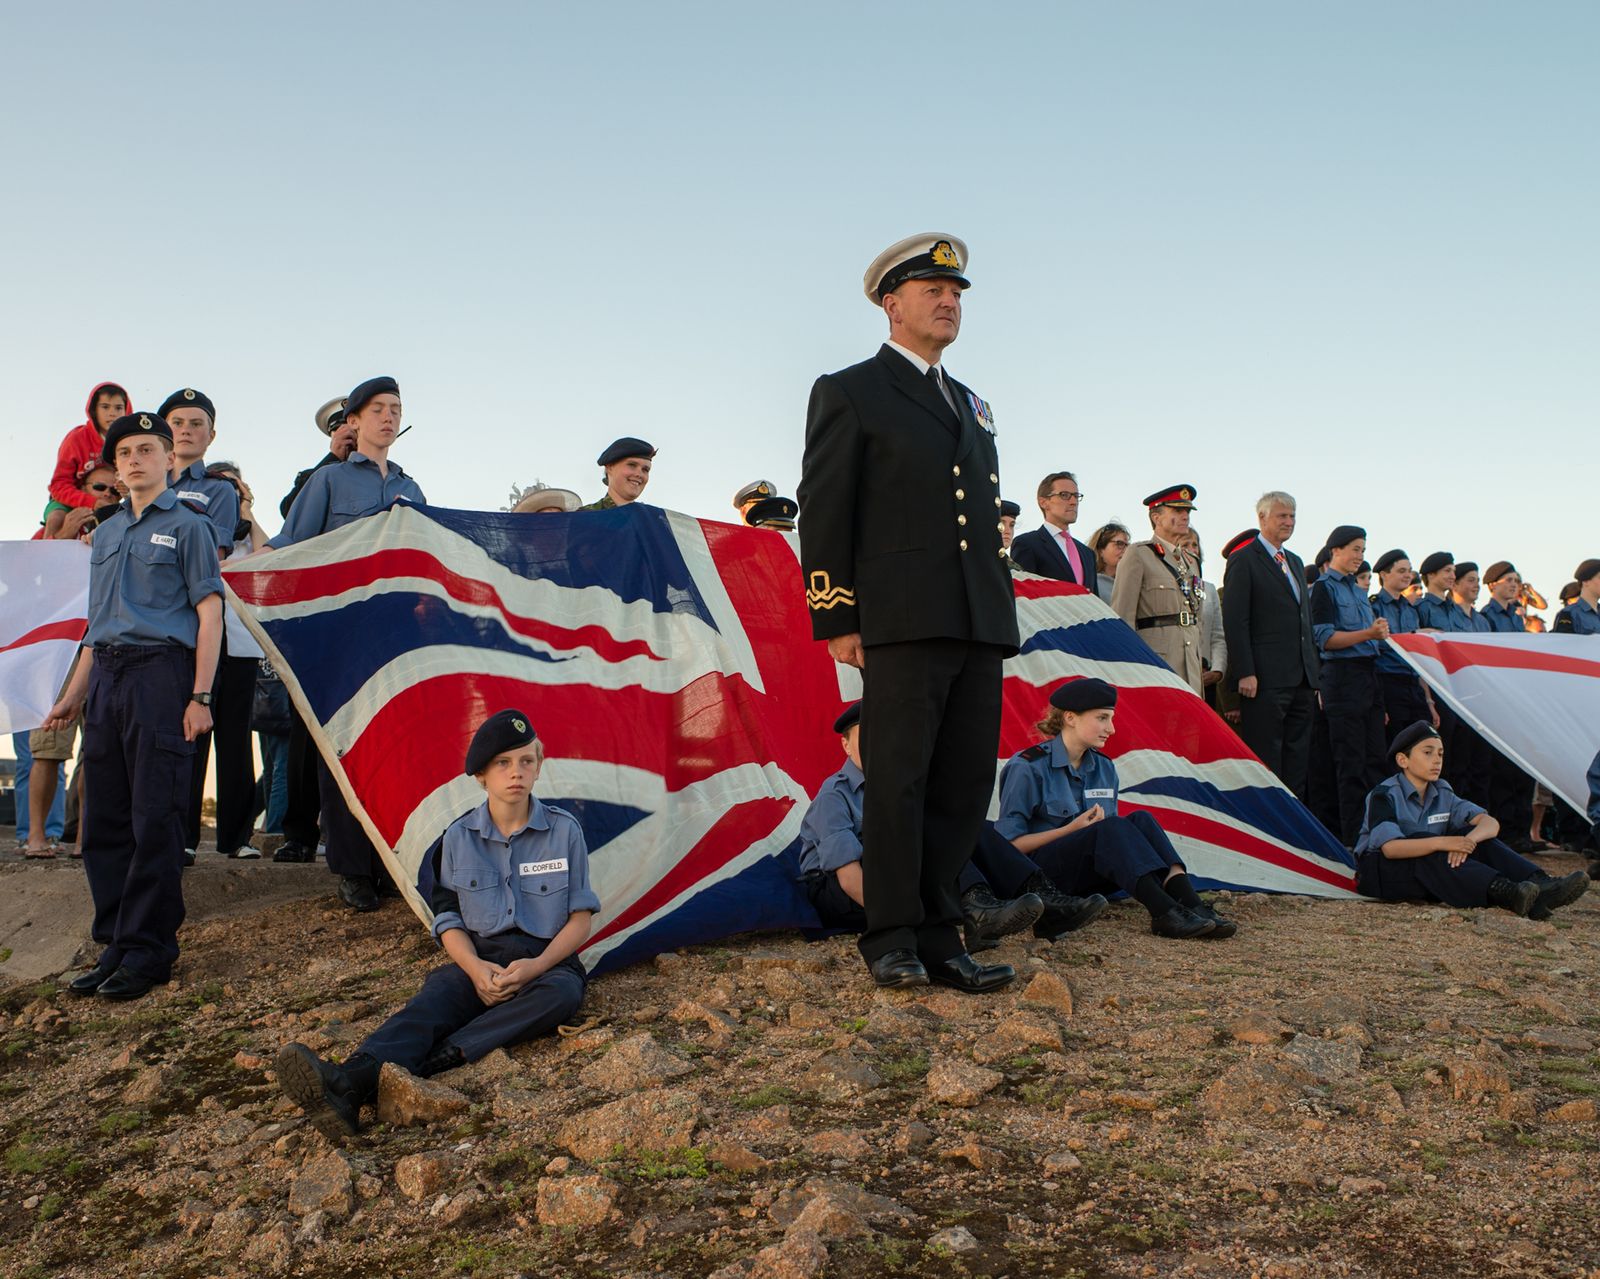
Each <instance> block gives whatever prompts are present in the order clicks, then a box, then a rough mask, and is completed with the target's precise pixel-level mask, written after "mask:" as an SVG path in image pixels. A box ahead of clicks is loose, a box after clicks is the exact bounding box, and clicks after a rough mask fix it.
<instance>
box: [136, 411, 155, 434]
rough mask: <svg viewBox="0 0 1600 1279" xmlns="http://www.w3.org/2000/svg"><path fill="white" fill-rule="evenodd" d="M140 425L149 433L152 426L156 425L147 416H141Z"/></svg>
mask: <svg viewBox="0 0 1600 1279" xmlns="http://www.w3.org/2000/svg"><path fill="white" fill-rule="evenodd" d="M139 425H140V426H141V427H143V428H144V429H145V430H146V431H148V430H149V429H150V428H151V427H152V426H154V425H155V423H154V422H152V421H151V420H150V419H149V418H148V417H147V416H144V415H142V414H141V415H140V417H139Z"/></svg>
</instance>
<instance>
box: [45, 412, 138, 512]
mask: <svg viewBox="0 0 1600 1279" xmlns="http://www.w3.org/2000/svg"><path fill="white" fill-rule="evenodd" d="M102 391H117V392H119V393H120V394H121V395H122V398H123V399H124V400H126V401H127V404H128V406H127V408H126V409H124V410H123V411H124V412H126V413H132V412H133V400H132V399H131V398H130V397H129V395H128V392H127V390H126V389H125V388H124V387H123V386H122V384H121V383H120V382H101V383H100V384H99V385H97V386H96V387H95V388H94V390H92V391H90V392H89V402H88V404H86V405H84V409H83V416H84V419H85V420H84V422H83V424H82V425H81V426H75V427H73V428H72V429H71V430H70V431H68V432H67V435H66V438H65V439H63V440H62V441H61V448H60V449H59V450H58V451H57V453H56V469H55V474H53V475H52V476H51V477H50V496H51V497H52V498H53V499H54V500H55V501H57V502H61V503H62V504H64V505H66V506H87V507H90V508H93V507H95V506H98V505H99V502H100V499H98V498H96V497H95V495H94V494H93V493H85V492H84V491H83V490H82V489H81V488H79V487H78V481H79V480H81V479H82V478H83V476H84V474H85V473H86V471H87V470H88V469H90V468H91V467H92V466H93V465H94V464H95V463H96V462H98V461H99V460H100V450H101V449H103V448H104V447H105V443H106V441H105V436H103V435H101V434H100V428H99V427H97V426H96V425H95V424H94V402H95V400H96V398H98V396H99V395H100V392H102Z"/></svg>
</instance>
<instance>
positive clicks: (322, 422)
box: [317, 395, 344, 435]
mask: <svg viewBox="0 0 1600 1279" xmlns="http://www.w3.org/2000/svg"><path fill="white" fill-rule="evenodd" d="M342 421H344V396H342V395H338V396H335V397H334V398H333V399H331V400H329V401H328V402H327V403H326V404H324V405H323V406H322V407H321V408H320V409H318V410H317V430H319V431H321V432H322V433H323V434H324V435H332V434H333V431H334V428H335V427H337V426H338V425H339V423H340V422H342Z"/></svg>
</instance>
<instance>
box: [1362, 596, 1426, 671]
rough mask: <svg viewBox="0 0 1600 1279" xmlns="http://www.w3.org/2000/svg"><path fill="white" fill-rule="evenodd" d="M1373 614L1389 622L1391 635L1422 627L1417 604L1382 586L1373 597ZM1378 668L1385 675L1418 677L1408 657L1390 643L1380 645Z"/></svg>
mask: <svg viewBox="0 0 1600 1279" xmlns="http://www.w3.org/2000/svg"><path fill="white" fill-rule="evenodd" d="M1372 615H1373V616H1374V617H1381V618H1383V620H1384V621H1386V622H1388V623H1389V634H1391V635H1415V634H1416V633H1417V632H1418V631H1419V630H1420V629H1421V628H1422V619H1421V617H1420V616H1419V615H1418V613H1417V606H1416V605H1415V604H1413V603H1412V602H1411V601H1410V600H1408V599H1407V598H1406V597H1405V596H1404V595H1391V594H1389V592H1388V591H1386V590H1384V589H1383V588H1382V587H1379V588H1378V593H1377V594H1376V595H1374V596H1373V597H1372ZM1378 670H1379V671H1381V672H1382V673H1383V674H1385V675H1409V676H1411V677H1412V678H1413V679H1415V678H1417V673H1416V671H1414V670H1412V669H1411V667H1409V666H1407V665H1406V659H1405V658H1403V657H1401V656H1400V654H1399V653H1397V652H1395V651H1394V649H1393V648H1391V647H1390V646H1389V645H1388V644H1380V645H1378Z"/></svg>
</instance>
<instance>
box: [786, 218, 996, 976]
mask: <svg viewBox="0 0 1600 1279" xmlns="http://www.w3.org/2000/svg"><path fill="white" fill-rule="evenodd" d="M966 265H967V246H966V245H965V244H963V243H962V242H961V241H960V240H959V239H957V238H956V237H955V236H952V235H943V234H937V233H929V234H926V235H918V236H911V237H910V238H908V239H905V240H901V241H899V242H898V243H896V244H893V245H890V246H889V248H887V249H885V250H884V251H883V252H882V253H880V254H879V255H878V256H877V258H876V259H874V260H873V262H872V264H871V265H870V266H869V267H868V268H867V271H866V275H865V277H864V278H863V280H862V288H863V290H864V292H865V293H866V295H867V298H868V300H869V301H871V302H872V303H873V304H874V305H875V306H879V307H881V308H882V309H883V313H884V317H885V319H886V320H887V321H888V323H889V340H888V341H887V342H886V343H884V345H883V346H882V347H881V348H880V349H879V350H878V352H877V354H876V355H874V356H873V357H872V358H871V359H869V360H865V361H863V362H862V363H860V364H856V365H853V366H851V367H850V368H847V369H842V370H840V371H839V372H837V373H830V374H827V375H825V376H823V377H820V378H818V379H817V382H816V385H815V386H813V387H812V389H811V403H810V405H809V406H808V408H807V411H806V442H805V454H804V458H803V461H802V464H801V466H802V470H801V479H800V489H799V499H800V511H801V520H800V560H801V566H802V570H803V575H804V579H805V584H806V607H807V608H808V609H809V610H810V613H811V633H812V636H813V638H815V639H819V640H826V641H827V643H828V652H829V654H830V655H831V656H832V657H833V659H834V660H835V661H838V662H843V663H845V664H846V665H849V666H855V667H858V668H860V669H861V671H862V688H863V698H862V709H861V727H862V739H861V740H862V757H863V759H864V760H865V762H866V765H867V768H866V771H867V772H868V773H870V774H871V775H872V778H873V782H872V790H871V792H870V793H869V794H868V796H867V798H866V803H865V809H864V814H863V818H862V844H863V845H864V846H865V848H866V857H865V859H864V860H863V862H862V882H863V894H862V895H863V897H864V899H865V907H864V908H865V911H866V916H867V927H866V931H865V932H864V933H863V934H862V936H861V941H860V949H861V955H862V957H863V958H864V959H865V960H866V961H867V966H868V968H869V970H870V971H871V973H872V978H873V980H874V981H875V982H876V983H877V984H878V985H880V986H912V985H922V984H924V983H926V982H928V981H929V980H933V981H936V982H942V983H944V984H946V985H950V986H954V987H956V988H957V989H959V990H965V991H986V990H993V989H996V988H998V987H999V986H1003V985H1005V984H1006V983H1007V982H1009V981H1011V980H1013V978H1014V977H1015V976H1016V974H1015V972H1013V970H1012V969H1011V968H1010V967H1008V966H1005V965H992V966H988V967H985V966H984V965H981V964H979V963H977V962H976V961H975V960H973V959H972V958H971V957H970V956H969V955H968V954H967V953H966V951H965V950H963V949H962V944H961V932H960V924H961V903H960V898H959V894H958V892H957V889H956V877H957V876H958V875H959V874H960V871H961V867H962V865H963V864H964V863H965V861H966V860H967V858H968V856H969V854H970V853H971V850H972V848H973V845H975V844H976V843H977V840H978V832H979V830H980V829H981V828H982V825H983V820H984V814H985V811H986V809H987V808H988V804H989V799H990V796H991V794H992V792H993V789H994V765H995V759H994V754H995V751H994V744H995V742H996V741H997V740H998V738H999V733H1000V688H1001V663H1002V662H1003V661H1004V659H1005V658H1006V657H1007V656H1009V655H1010V654H1013V653H1015V652H1016V651H1017V649H1018V647H1019V644H1020V640H1019V638H1018V634H1017V615H1016V601H1015V597H1014V595H1013V592H1012V586H1011V574H1010V573H1009V572H1008V571H1007V569H1006V561H1005V558H1004V557H1005V548H1004V547H1003V546H1002V545H1001V544H1000V532H1001V528H1000V500H1001V499H1000V458H999V452H998V450H997V448H996V444H995V423H994V414H993V413H992V412H991V411H990V409H989V406H988V404H987V403H986V402H985V401H983V400H982V399H980V398H979V397H978V396H977V395H975V394H973V392H972V391H970V390H968V389H967V388H966V387H965V386H963V385H962V384H961V383H959V382H957V381H956V380H955V379H954V378H952V377H950V376H949V374H948V373H947V372H946V370H945V369H944V367H943V365H942V363H941V360H942V358H943V355H944V352H945V349H946V348H947V347H949V345H950V344H951V343H952V342H954V341H955V340H956V336H957V334H959V333H960V331H961V303H962V292H963V290H965V289H966V288H967V286H968V280H967V278H966V275H965V274H964V272H965V270H966Z"/></svg>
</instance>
